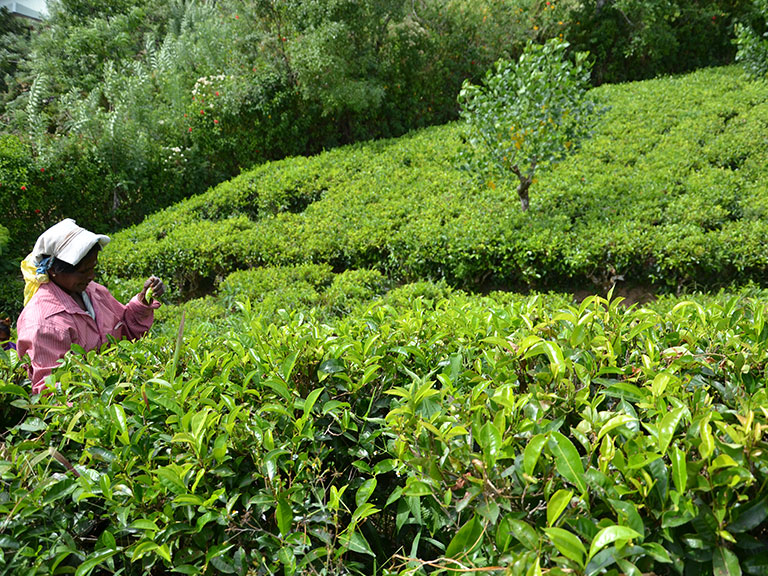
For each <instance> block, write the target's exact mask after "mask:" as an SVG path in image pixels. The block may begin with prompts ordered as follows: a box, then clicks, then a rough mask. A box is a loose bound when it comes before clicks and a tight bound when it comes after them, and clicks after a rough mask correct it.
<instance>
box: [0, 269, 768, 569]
mask: <svg viewBox="0 0 768 576" xmlns="http://www.w3.org/2000/svg"><path fill="white" fill-rule="evenodd" d="M394 292H399V294H397V295H396V296H395V297H393V299H392V300H391V301H389V302H387V301H385V300H378V301H376V302H373V303H371V304H368V305H367V306H364V307H362V308H359V309H357V310H356V311H355V312H354V313H353V314H350V315H347V316H346V317H345V318H344V319H340V320H336V321H332V322H331V321H328V319H327V318H326V319H324V320H319V319H318V318H316V317H315V316H314V315H313V314H312V313H307V312H302V311H298V310H293V311H292V310H288V311H286V310H284V311H283V312H282V313H281V314H282V315H281V317H280V319H279V322H277V323H270V322H265V321H264V319H263V317H262V315H261V313H260V312H258V311H256V310H255V308H253V307H251V306H250V305H249V303H248V301H247V300H246V301H245V302H243V305H242V306H241V310H242V313H241V314H238V315H234V314H231V315H230V316H229V318H228V322H229V327H224V325H222V326H219V327H217V328H215V329H212V328H211V327H210V326H205V325H202V324H198V323H196V322H194V321H191V320H188V321H187V322H186V323H185V325H184V329H183V331H181V332H180V337H177V336H175V335H168V336H166V335H164V334H160V335H157V336H154V337H147V338H145V339H143V340H141V341H138V342H135V343H131V342H121V343H119V344H118V345H116V346H113V347H111V348H109V349H108V350H106V351H104V352H103V353H101V354H97V353H96V352H91V353H88V354H77V353H74V354H71V355H70V356H69V357H68V358H67V361H66V362H65V363H64V365H63V366H62V367H61V368H59V369H58V370H57V371H56V373H55V378H56V380H57V381H58V382H60V384H61V391H60V392H55V393H53V394H52V395H50V396H43V397H29V396H28V387H27V386H26V384H25V382H24V380H23V370H22V369H21V367H20V366H19V364H18V362H17V359H16V358H15V357H14V356H13V355H9V354H7V353H0V407H1V408H0V414H2V418H3V422H4V424H5V428H4V430H5V431H4V433H3V435H2V440H1V444H0V484H1V485H2V490H0V566H2V570H4V572H5V573H8V574H35V573H39V574H64V573H73V572H74V573H75V574H77V576H86V575H88V574H101V573H122V574H130V575H133V574H147V575H150V574H164V573H183V574H220V573H228V574H240V575H246V574H249V575H253V574H365V575H374V574H382V575H384V574H388V575H392V574H401V575H406V574H408V575H416V574H423V575H426V574H448V573H456V572H460V571H464V572H466V571H467V570H470V571H471V570H482V571H483V572H484V573H486V572H488V573H504V574H511V575H515V576H516V575H521V576H522V575H527V574H538V573H545V572H549V573H552V574H563V575H564V574H585V575H592V574H600V573H604V574H609V575H611V576H613V575H616V576H618V574H640V573H651V572H653V573H656V574H660V575H661V574H691V573H696V574H737V573H742V574H762V573H764V571H765V569H766V566H768V540H766V536H765V530H764V526H765V521H766V519H768V492H766V488H765V486H766V480H768V462H766V456H765V454H766V453H767V452H766V444H765V440H764V431H765V429H766V426H768V397H767V396H766V393H765V387H764V383H765V377H766V373H765V370H766V361H768V329H766V325H765V305H764V303H763V302H764V301H763V300H762V299H760V300H758V299H753V298H748V297H735V298H728V297H725V296H722V297H709V298H710V299H709V300H708V301H706V304H707V307H706V308H705V307H703V306H702V305H701V303H699V302H698V301H696V300H691V301H681V300H674V299H667V301H665V303H664V310H663V312H662V313H659V312H656V311H655V310H654V309H652V308H650V307H645V308H637V307H630V308H627V307H624V306H621V305H620V303H619V302H618V301H617V300H604V299H602V298H597V297H590V298H588V299H586V300H584V301H583V302H582V303H580V304H578V305H575V304H567V303H565V302H563V301H562V299H558V298H550V297H547V296H541V295H539V296H535V297H512V296H509V295H504V296H501V295H499V299H498V300H496V299H495V298H494V297H477V296H469V295H467V294H464V293H461V292H452V291H450V289H446V288H444V287H443V288H441V287H440V286H433V287H432V288H429V287H428V286H427V284H426V283H421V284H420V285H417V286H414V287H410V288H409V287H403V288H401V289H399V291H393V292H392V293H394ZM429 294H431V295H432V296H434V298H426V297H425V295H429Z"/></svg>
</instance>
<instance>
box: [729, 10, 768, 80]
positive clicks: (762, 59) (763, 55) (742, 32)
mask: <svg viewBox="0 0 768 576" xmlns="http://www.w3.org/2000/svg"><path fill="white" fill-rule="evenodd" d="M753 4H754V6H755V10H756V11H757V13H758V14H759V15H760V21H759V22H756V23H741V22H740V23H739V24H738V25H737V27H736V44H737V46H738V52H737V53H736V61H737V62H740V63H741V65H742V66H743V67H744V69H745V70H746V71H747V72H748V73H749V74H750V76H752V77H753V78H755V79H764V78H765V76H766V74H768V38H766V36H765V34H766V32H765V30H766V27H767V26H768V2H766V1H765V0H753Z"/></svg>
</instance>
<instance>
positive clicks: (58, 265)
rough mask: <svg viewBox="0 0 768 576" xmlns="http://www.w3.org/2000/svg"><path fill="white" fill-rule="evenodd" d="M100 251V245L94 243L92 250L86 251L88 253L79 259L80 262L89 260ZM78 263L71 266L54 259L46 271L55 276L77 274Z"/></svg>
mask: <svg viewBox="0 0 768 576" xmlns="http://www.w3.org/2000/svg"><path fill="white" fill-rule="evenodd" d="M100 250H101V244H99V243H98V242H96V244H94V245H93V248H91V249H90V250H88V253H87V254H86V255H85V256H83V257H82V258H81V259H80V262H82V261H83V260H85V259H86V258H90V257H91V256H93V255H94V254H98V252H99V251H100ZM80 262H78V263H77V264H74V265H72V264H69V263H68V262H64V261H63V260H58V259H56V258H54V259H53V264H51V267H50V268H49V269H48V271H49V272H53V273H55V274H74V273H75V272H77V267H78V266H80Z"/></svg>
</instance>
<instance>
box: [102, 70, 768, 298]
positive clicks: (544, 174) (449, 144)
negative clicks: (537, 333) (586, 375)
mask: <svg viewBox="0 0 768 576" xmlns="http://www.w3.org/2000/svg"><path fill="white" fill-rule="evenodd" d="M597 94H598V96H599V97H600V99H601V100H602V101H603V102H604V103H605V104H606V105H607V106H609V107H610V110H609V111H608V113H607V114H606V116H605V119H604V121H603V122H602V124H601V125H600V127H599V128H598V130H597V132H596V134H595V135H594V137H593V138H592V139H591V140H590V141H588V142H586V143H585V144H584V146H583V147H582V149H581V150H579V151H578V152H577V153H575V154H574V155H573V156H572V157H571V158H569V159H568V160H566V161H565V162H563V163H561V164H560V165H558V166H555V167H554V168H552V169H549V170H542V171H541V172H540V174H539V179H538V182H537V183H536V184H535V185H534V188H533V190H532V208H531V210H530V211H529V212H528V213H525V214H524V213H521V212H520V211H519V210H518V207H517V202H516V201H515V200H514V192H513V190H512V187H511V186H510V185H508V184H504V183H503V182H486V183H485V184H479V183H478V182H477V181H476V180H473V179H472V177H471V175H470V174H468V173H467V172H465V171H463V170H462V169H461V159H460V154H461V150H462V141H461V135H462V126H461V125H459V124H451V125H446V126H442V127H437V128H431V129H427V130H424V131H419V132H416V133H413V134H411V135H408V136H406V137H403V138H399V139H395V140H387V141H379V142H372V143H367V144H362V145H355V146H351V147H347V148H343V149H338V150H334V151H331V152H327V153H323V154H321V155H318V156H315V157H311V158H293V159H287V160H284V161H280V162H274V163H270V164H267V165H264V166H261V167H259V168H257V169H255V170H252V171H249V172H247V173H244V174H242V175H241V176H239V177H238V178H236V179H234V180H232V181H229V182H226V183H224V184H222V185H220V186H218V187H216V188H214V189H211V190H209V191H208V192H207V193H205V194H203V195H201V196H198V197H195V198H192V199H190V200H187V201H185V202H182V203H180V204H177V205H175V206H173V207H171V208H169V209H167V210H165V211H163V212H160V213H157V214H155V215H153V216H151V217H149V218H147V219H146V220H145V221H144V222H143V223H142V224H141V225H138V226H135V227H133V228H130V229H128V230H125V231H123V232H121V233H119V234H116V235H115V241H114V242H113V243H112V244H110V246H109V247H108V248H107V250H106V251H105V253H104V255H103V258H102V264H103V268H104V271H105V273H106V276H107V277H109V278H112V279H114V280H115V281H117V282H123V283H125V282H126V280H125V279H130V278H133V277H138V276H142V275H146V274H148V273H156V274H160V275H162V276H163V277H164V278H166V279H167V280H168V282H169V283H170V284H171V286H172V288H173V289H174V291H175V293H176V295H177V296H179V297H181V298H188V297H192V296H196V295H200V294H205V293H209V292H211V291H212V290H213V289H215V288H216V286H217V285H218V284H219V283H220V282H221V281H222V280H223V279H225V278H226V277H227V276H228V275H229V274H230V273H231V272H233V271H236V270H242V269H249V268H253V267H260V266H270V265H288V264H302V263H327V264H328V265H330V266H331V267H332V269H333V270H334V271H336V272H341V271H344V270H349V269H358V268H373V269H376V270H378V271H380V272H381V273H383V274H384V275H386V276H387V277H388V278H389V279H390V280H392V281H394V282H407V281H413V280H417V279H445V280H446V281H447V282H448V283H449V284H451V285H453V286H457V287H461V288H467V289H487V288H489V287H496V288H499V287H501V288H534V289H539V290H541V289H560V288H574V287H579V286H591V287H593V288H604V287H606V286H609V285H610V284H611V283H612V282H613V281H615V280H619V281H622V280H623V282H624V283H626V284H643V285H654V286H656V287H657V288H660V289H666V290H674V291H680V290H683V289H694V288H705V289H706V288H716V287H719V286H722V285H725V284H728V283H731V282H745V281H750V280H753V281H756V282H762V281H763V279H764V278H765V274H766V272H768V255H767V254H766V252H765V250H763V248H762V239H763V238H765V237H766V235H768V220H766V218H765V216H766V210H767V209H768V191H767V190H766V185H765V182H766V178H765V175H766V167H765V166H766V159H768V138H766V135H767V134H768V131H767V130H766V124H768V104H766V102H768V87H766V86H765V85H762V84H757V83H752V82H749V81H748V80H747V79H746V78H745V77H744V76H743V75H742V72H741V71H740V70H739V69H737V68H734V67H728V68H719V69H708V70H701V71H698V72H695V73H693V74H690V75H685V76H680V77H674V78H664V79H657V80H651V81H645V82H638V83H630V84H623V85H615V86H604V87H601V88H599V89H597ZM129 283H130V281H129Z"/></svg>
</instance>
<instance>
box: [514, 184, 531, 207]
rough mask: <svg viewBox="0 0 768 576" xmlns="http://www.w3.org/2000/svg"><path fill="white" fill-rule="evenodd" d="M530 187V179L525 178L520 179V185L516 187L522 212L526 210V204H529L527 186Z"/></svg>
mask: <svg viewBox="0 0 768 576" xmlns="http://www.w3.org/2000/svg"><path fill="white" fill-rule="evenodd" d="M530 187H531V181H530V180H529V179H528V178H526V179H525V180H521V181H520V185H519V186H518V187H517V195H518V196H519V197H520V206H521V207H522V209H523V212H525V211H526V210H528V206H529V205H530V200H529V198H528V188H530Z"/></svg>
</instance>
